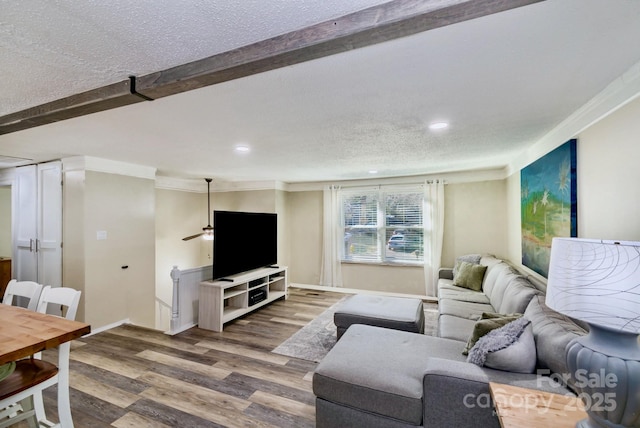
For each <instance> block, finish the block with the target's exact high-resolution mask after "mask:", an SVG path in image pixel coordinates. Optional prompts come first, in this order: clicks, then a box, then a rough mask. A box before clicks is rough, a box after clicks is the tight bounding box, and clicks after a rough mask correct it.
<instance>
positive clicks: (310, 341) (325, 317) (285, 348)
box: [271, 297, 438, 363]
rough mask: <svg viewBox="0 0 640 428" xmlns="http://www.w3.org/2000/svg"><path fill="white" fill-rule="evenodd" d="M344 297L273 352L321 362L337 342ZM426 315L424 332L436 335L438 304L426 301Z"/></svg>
mask: <svg viewBox="0 0 640 428" xmlns="http://www.w3.org/2000/svg"><path fill="white" fill-rule="evenodd" d="M344 299H346V297H344V298H343V299H341V300H340V301H338V302H337V303H335V304H334V305H333V306H331V307H330V308H328V309H327V310H325V311H324V312H323V313H321V314H320V315H318V316H317V317H316V318H315V319H313V320H312V321H311V322H309V323H308V324H307V325H305V326H304V327H302V328H301V329H300V330H298V331H297V332H296V333H294V334H293V335H292V336H291V337H290V338H288V339H287V340H285V341H284V342H282V343H281V344H280V345H278V347H276V348H275V349H274V350H273V351H271V352H273V353H275V354H280V355H285V356H287V357H294V358H300V359H302V360H306V361H313V362H316V363H317V362H320V360H322V359H323V358H324V356H325V355H327V353H328V352H329V351H330V350H331V348H333V345H335V344H336V325H335V324H334V323H333V314H334V313H335V311H336V309H337V308H338V307H339V306H340V304H341V303H342V301H343V300H344ZM424 316H425V324H424V334H427V335H430V336H435V335H436V333H437V327H438V304H437V303H430V302H424Z"/></svg>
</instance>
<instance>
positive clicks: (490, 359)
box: [484, 324, 536, 373]
mask: <svg viewBox="0 0 640 428" xmlns="http://www.w3.org/2000/svg"><path fill="white" fill-rule="evenodd" d="M484 366H485V367H490V368H492V369H496V370H502V371H507V372H513V373H533V372H534V370H535V369H536V343H535V341H534V340H533V327H532V326H531V324H529V325H528V326H527V327H526V328H525V330H524V331H523V332H522V334H521V335H520V337H519V338H518V340H517V341H516V342H515V343H512V344H511V345H509V346H508V347H507V348H505V349H501V350H499V351H494V352H489V354H487V359H486V360H485V362H484Z"/></svg>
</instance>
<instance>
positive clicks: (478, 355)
mask: <svg viewBox="0 0 640 428" xmlns="http://www.w3.org/2000/svg"><path fill="white" fill-rule="evenodd" d="M529 324H531V321H529V320H528V319H526V318H518V319H517V320H515V321H512V322H510V323H509V324H506V325H504V326H502V327H500V328H497V329H495V330H491V331H490V332H489V333H487V334H485V335H484V336H482V337H481V338H480V339H478V341H477V342H476V344H475V345H474V347H473V348H471V350H469V356H468V357H467V362H469V363H473V364H476V365H478V366H481V367H482V366H483V365H484V362H485V361H486V359H487V354H489V353H490V352H496V351H500V350H501V349H506V348H508V347H509V346H511V345H512V344H514V343H515V342H517V341H518V339H519V338H520V335H521V334H522V333H523V332H524V329H525V328H527V326H528V325H529Z"/></svg>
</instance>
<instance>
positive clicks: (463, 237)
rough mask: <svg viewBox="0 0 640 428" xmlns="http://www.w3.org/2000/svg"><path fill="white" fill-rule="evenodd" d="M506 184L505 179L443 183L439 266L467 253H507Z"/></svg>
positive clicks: (498, 254)
mask: <svg viewBox="0 0 640 428" xmlns="http://www.w3.org/2000/svg"><path fill="white" fill-rule="evenodd" d="M506 209H507V183H506V181H505V180H492V181H480V182H475V183H460V184H448V185H446V186H445V220H444V223H445V224H444V242H443V245H442V266H453V264H454V260H455V258H456V257H457V256H459V255H462V254H469V253H480V254H486V253H489V254H495V255H496V256H498V257H504V256H505V255H506V253H507V231H506V227H505V225H506V221H507V214H506Z"/></svg>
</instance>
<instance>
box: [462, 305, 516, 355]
mask: <svg viewBox="0 0 640 428" xmlns="http://www.w3.org/2000/svg"><path fill="white" fill-rule="evenodd" d="M521 316H522V314H494V313H491V312H483V313H482V317H480V319H479V320H478V321H476V324H475V325H474V326H473V333H471V337H470V338H469V340H468V341H467V344H466V346H465V347H464V350H463V351H462V354H463V355H467V354H468V353H469V350H470V349H471V348H473V345H475V344H476V342H477V341H478V340H479V339H480V338H481V337H482V336H484V335H485V334H487V333H489V332H490V331H491V330H495V329H496V328H500V327H502V326H504V325H507V324H509V323H510V322H511V321H515V320H517V319H518V318H520V317H521Z"/></svg>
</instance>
